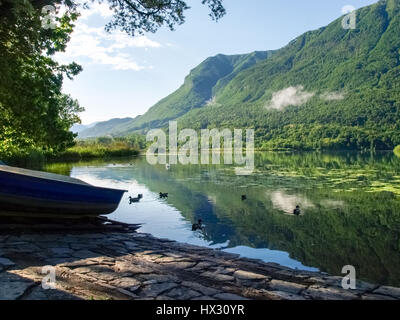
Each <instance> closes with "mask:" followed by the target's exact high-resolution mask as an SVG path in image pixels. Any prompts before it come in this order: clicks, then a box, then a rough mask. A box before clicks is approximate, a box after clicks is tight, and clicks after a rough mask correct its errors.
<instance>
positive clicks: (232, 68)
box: [124, 51, 272, 132]
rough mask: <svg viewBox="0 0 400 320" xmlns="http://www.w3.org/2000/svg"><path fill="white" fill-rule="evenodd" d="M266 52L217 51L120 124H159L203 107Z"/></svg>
mask: <svg viewBox="0 0 400 320" xmlns="http://www.w3.org/2000/svg"><path fill="white" fill-rule="evenodd" d="M271 54H272V51H268V52H260V51H258V52H253V53H250V54H244V55H232V56H227V55H222V54H219V55H217V56H215V57H211V58H208V59H206V60H205V61H203V62H202V63H201V64H200V65H199V66H197V67H196V68H195V69H193V70H192V71H190V74H189V75H188V76H187V77H186V78H185V81H184V83H183V85H182V86H181V87H180V88H179V89H178V90H176V91H175V92H174V93H172V94H170V95H169V96H167V97H166V98H164V99H162V100H161V101H159V102H158V103H157V104H155V105H154V106H153V107H151V108H150V109H149V110H148V111H147V112H146V113H145V114H144V115H143V116H139V117H137V118H136V119H135V120H134V121H132V122H131V123H129V124H127V125H126V126H124V129H125V131H126V132H131V131H135V130H148V129H150V128H157V127H162V126H164V125H165V124H167V123H168V121H169V120H173V119H177V118H178V117H180V116H182V115H184V114H185V113H187V112H189V111H190V110H193V109H196V108H201V107H204V106H206V105H208V104H210V103H211V102H212V98H213V97H214V96H215V95H216V94H217V93H218V92H219V91H220V90H221V89H222V88H224V87H225V86H226V85H227V84H228V83H229V82H230V80H231V79H233V78H234V77H235V76H236V75H237V74H239V73H240V72H241V71H243V70H246V69H248V68H250V67H251V66H253V65H255V64H256V63H257V62H259V61H262V60H265V59H267V58H268V57H269V56H270V55H271Z"/></svg>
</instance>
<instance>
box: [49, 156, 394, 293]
mask: <svg viewBox="0 0 400 320" xmlns="http://www.w3.org/2000/svg"><path fill="white" fill-rule="evenodd" d="M255 167H256V169H255V171H254V173H253V174H252V175H250V176H236V175H235V173H234V172H235V171H234V167H233V166H226V165H186V166H185V165H173V166H171V168H170V169H169V170H168V169H167V168H166V167H165V166H162V165H156V166H152V165H150V164H148V163H147V161H146V159H145V157H138V158H132V159H118V160H108V161H91V162H80V163H69V164H67V163H54V164H49V165H47V166H46V167H45V168H44V169H45V170H46V171H49V172H54V173H60V174H65V175H69V176H72V177H75V178H79V179H81V180H84V181H86V182H88V183H91V184H94V185H97V186H106V187H112V188H120V189H126V190H129V193H126V194H125V196H124V198H123V199H122V201H121V204H120V206H119V208H118V209H117V211H116V212H114V213H113V214H111V215H110V216H109V217H110V218H112V219H115V220H119V221H123V222H128V223H142V224H143V226H142V228H141V229H140V230H139V231H140V232H146V233H150V234H152V235H154V236H156V237H161V238H169V239H172V240H176V241H180V242H185V243H190V244H194V245H201V246H207V247H212V248H216V249H221V250H225V251H228V252H232V253H238V254H240V255H241V256H245V257H250V258H257V259H262V260H264V261H267V262H275V263H279V264H281V265H284V266H288V267H291V268H297V269H303V270H311V271H317V270H319V271H323V272H328V273H330V274H333V275H341V271H342V268H343V267H344V266H345V265H353V266H354V267H355V268H356V271H357V278H358V279H363V280H367V281H371V282H374V283H379V284H385V285H392V286H400V268H399V266H400V159H399V158H397V157H396V156H394V155H393V154H392V153H382V154H373V155H372V154H369V153H366V154H360V153H339V154H325V153H267V152H265V153H264V152H263V153H257V154H256V157H255ZM159 192H168V193H169V197H168V198H167V199H159V195H158V194H159ZM138 194H143V199H142V200H141V201H140V202H139V203H134V204H131V205H130V204H129V201H128V196H132V197H135V196H137V195H138ZM242 195H246V197H247V199H246V200H242ZM296 205H299V206H300V208H301V211H302V213H301V215H300V216H295V215H293V209H294V208H295V207H296ZM198 219H202V220H203V224H204V226H205V227H204V229H203V230H198V231H192V224H193V223H194V222H196V221H197V220H198Z"/></svg>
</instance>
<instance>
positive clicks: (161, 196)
mask: <svg viewBox="0 0 400 320" xmlns="http://www.w3.org/2000/svg"><path fill="white" fill-rule="evenodd" d="M160 198H161V199H163V198H168V193H163V192H160Z"/></svg>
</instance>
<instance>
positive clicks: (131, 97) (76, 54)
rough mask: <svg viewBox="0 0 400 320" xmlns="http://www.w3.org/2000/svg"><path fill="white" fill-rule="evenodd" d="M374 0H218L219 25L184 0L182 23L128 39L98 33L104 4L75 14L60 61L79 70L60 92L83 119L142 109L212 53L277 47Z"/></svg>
mask: <svg viewBox="0 0 400 320" xmlns="http://www.w3.org/2000/svg"><path fill="white" fill-rule="evenodd" d="M375 2H377V1H376V0H324V1H321V0H302V1H298V0H279V1H276V0H224V6H225V8H226V10H227V14H226V16H224V17H223V18H222V19H221V20H220V21H219V22H214V21H212V20H211V18H210V17H209V16H208V14H209V10H208V8H207V7H206V6H204V5H201V0H187V3H188V5H189V6H190V7H191V9H189V10H188V11H187V12H186V22H185V24H183V25H181V26H177V27H176V30H175V31H170V30H169V29H167V28H163V29H160V30H159V31H158V32H157V33H155V34H153V33H149V34H145V35H144V36H139V37H134V38H133V37H131V36H128V35H126V34H124V33H123V32H120V31H116V32H112V33H111V34H109V33H107V32H105V31H104V26H105V24H106V23H107V22H108V21H109V20H110V19H111V16H110V11H109V10H108V7H107V5H105V4H103V5H98V4H96V5H92V7H91V9H89V10H85V11H83V12H82V15H81V17H80V18H79V19H78V21H77V23H76V27H75V30H74V33H73V34H72V37H71V41H70V43H69V44H68V47H67V50H66V52H65V53H62V54H57V56H56V59H57V60H58V61H60V62H62V63H69V62H72V61H75V62H77V63H79V64H80V65H82V67H83V71H82V72H81V73H80V74H79V75H77V76H76V77H75V78H74V80H72V81H70V80H68V79H66V80H65V81H64V86H63V92H65V93H68V94H70V95H71V96H72V97H73V98H75V99H77V100H78V101H79V103H80V105H81V106H82V107H84V108H85V111H84V112H82V113H81V114H80V117H81V119H82V123H83V124H90V123H93V122H97V121H106V120H109V119H112V118H124V117H136V116H137V115H141V114H144V113H145V112H146V111H147V110H148V109H149V108H150V107H151V106H153V105H154V104H155V103H156V102H158V101H159V100H160V99H162V98H164V97H166V96H167V95H169V94H170V93H172V92H173V91H175V90H176V89H178V88H179V87H180V86H181V85H182V84H183V81H184V78H185V76H187V75H188V74H189V72H190V70H191V69H193V68H194V67H196V66H197V65H198V64H200V63H201V62H202V61H204V60H205V59H206V58H208V57H210V56H214V55H216V54H219V53H222V54H240V53H249V52H252V51H256V50H273V49H279V48H281V47H283V46H285V45H286V44H288V43H289V42H290V41H291V40H293V39H294V38H296V37H297V36H299V35H301V34H302V33H304V32H306V31H309V30H314V29H317V28H320V27H322V26H325V25H327V24H329V23H330V22H332V21H333V20H335V19H336V18H339V17H340V16H342V8H343V7H345V6H349V5H350V6H353V7H355V8H360V7H363V6H366V5H370V4H372V3H375Z"/></svg>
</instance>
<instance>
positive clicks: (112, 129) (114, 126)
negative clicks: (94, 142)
mask: <svg viewBox="0 0 400 320" xmlns="http://www.w3.org/2000/svg"><path fill="white" fill-rule="evenodd" d="M132 120H133V119H132V118H123V119H111V120H108V121H103V122H98V123H96V125H94V126H92V127H90V128H87V129H84V130H82V131H80V132H78V137H79V138H82V139H83V138H92V137H100V136H107V135H113V134H118V128H119V126H121V125H123V124H125V123H128V122H131V121H132Z"/></svg>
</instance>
